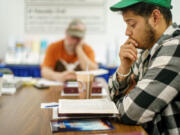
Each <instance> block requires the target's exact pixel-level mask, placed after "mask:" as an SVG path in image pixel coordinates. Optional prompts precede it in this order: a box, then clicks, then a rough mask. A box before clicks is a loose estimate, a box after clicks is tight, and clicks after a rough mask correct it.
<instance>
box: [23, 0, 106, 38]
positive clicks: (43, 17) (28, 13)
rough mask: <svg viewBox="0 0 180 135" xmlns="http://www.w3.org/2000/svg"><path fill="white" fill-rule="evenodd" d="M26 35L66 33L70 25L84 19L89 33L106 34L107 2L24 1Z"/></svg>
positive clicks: (84, 0) (102, 0)
mask: <svg viewBox="0 0 180 135" xmlns="http://www.w3.org/2000/svg"><path fill="white" fill-rule="evenodd" d="M24 6H25V7H24V8H25V10H24V11H25V14H24V15H25V17H24V19H25V20H24V23H25V25H24V26H25V33H27V34H36V33H39V34H41V33H42V34H43V33H47V34H59V33H64V30H65V28H66V27H67V26H68V23H69V22H70V21H71V20H72V19H75V18H79V19H82V20H83V22H84V23H85V24H86V26H87V33H89V34H94V33H96V34H99V33H104V32H105V28H106V27H105V25H106V0H24Z"/></svg>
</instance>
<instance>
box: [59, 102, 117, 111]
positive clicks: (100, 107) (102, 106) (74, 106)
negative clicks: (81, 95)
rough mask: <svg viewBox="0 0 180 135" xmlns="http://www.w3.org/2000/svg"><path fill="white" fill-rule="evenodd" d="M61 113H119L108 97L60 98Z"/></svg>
mask: <svg viewBox="0 0 180 135" xmlns="http://www.w3.org/2000/svg"><path fill="white" fill-rule="evenodd" d="M59 114H118V110H117V108H116V106H115V104H114V102H112V101H110V100H108V99H60V100H59Z"/></svg>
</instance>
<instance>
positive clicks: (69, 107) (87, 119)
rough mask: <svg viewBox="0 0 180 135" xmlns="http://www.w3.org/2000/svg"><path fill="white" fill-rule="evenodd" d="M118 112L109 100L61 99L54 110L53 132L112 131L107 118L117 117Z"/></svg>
mask: <svg viewBox="0 0 180 135" xmlns="http://www.w3.org/2000/svg"><path fill="white" fill-rule="evenodd" d="M118 114H119V113H118V110H117V108H116V106H115V104H114V102H112V101H110V100H108V99H60V100H59V107H58V108H54V109H53V119H52V121H51V130H52V132H53V133H54V132H63V131H92V130H111V129H113V126H112V124H111V123H110V122H109V121H108V120H107V119H105V118H108V117H116V115H118Z"/></svg>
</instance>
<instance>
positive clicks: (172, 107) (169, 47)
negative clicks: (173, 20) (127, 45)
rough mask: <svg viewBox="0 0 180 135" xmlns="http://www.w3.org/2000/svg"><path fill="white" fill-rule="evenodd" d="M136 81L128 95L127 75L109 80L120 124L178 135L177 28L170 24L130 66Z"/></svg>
mask: <svg viewBox="0 0 180 135" xmlns="http://www.w3.org/2000/svg"><path fill="white" fill-rule="evenodd" d="M131 71H132V73H131V74H134V75H135V80H136V82H137V85H136V87H135V88H134V89H133V90H132V91H131V92H130V93H129V94H128V95H125V94H124V93H125V91H126V90H127V88H128V85H129V82H130V76H131V75H129V76H128V77H127V79H126V80H124V81H122V82H119V81H118V78H117V76H118V75H117V73H115V74H114V75H113V76H112V78H111V79H110V81H109V90H110V95H111V98H112V100H113V101H114V102H115V103H116V105H117V107H118V109H119V113H120V121H121V122H122V123H124V124H131V125H142V126H143V127H144V128H145V129H146V131H147V132H148V133H149V134H150V135H180V94H179V91H180V28H179V27H178V26H177V25H176V24H172V25H171V26H169V28H168V29H167V30H166V31H165V33H164V34H163V35H162V36H161V38H160V39H159V40H158V42H157V43H156V44H155V45H154V46H153V48H152V49H151V50H142V51H141V52H140V57H139V58H138V60H137V61H136V63H135V64H134V65H133V66H132V70H131Z"/></svg>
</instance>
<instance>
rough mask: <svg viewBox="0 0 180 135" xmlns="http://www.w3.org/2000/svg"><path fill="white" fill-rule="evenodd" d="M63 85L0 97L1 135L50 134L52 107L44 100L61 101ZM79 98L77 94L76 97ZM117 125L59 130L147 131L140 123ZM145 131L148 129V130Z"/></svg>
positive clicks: (29, 88)
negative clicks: (96, 128) (105, 129)
mask: <svg viewBox="0 0 180 135" xmlns="http://www.w3.org/2000/svg"><path fill="white" fill-rule="evenodd" d="M61 89H62V88H60V87H51V88H49V89H46V90H38V89H36V88H34V87H24V88H23V89H21V90H19V91H18V92H16V94H14V95H11V96H4V95H3V96H1V97H0V135H51V134H52V133H51V129H50V120H51V118H52V110H51V109H41V108H40V104H41V103H43V102H45V103H46V102H58V99H59V98H62V97H61V94H60V91H61ZM76 98H77V97H76ZM112 123H113V125H114V127H115V129H114V130H111V131H96V132H66V133H65V132H62V133H56V134H57V135H58V134H61V135H62V134H63V135H64V134H65V135H66V134H67V135H75V134H95V133H96V134H106V133H107V134H108V133H124V132H134V131H135V132H136V131H140V132H144V133H145V131H144V129H143V128H142V127H140V126H128V125H123V124H120V123H118V122H112ZM145 134H146V133H145Z"/></svg>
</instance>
